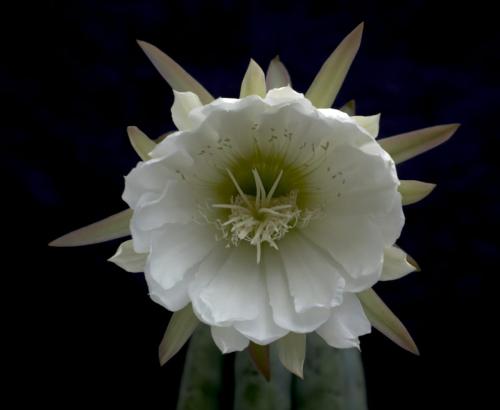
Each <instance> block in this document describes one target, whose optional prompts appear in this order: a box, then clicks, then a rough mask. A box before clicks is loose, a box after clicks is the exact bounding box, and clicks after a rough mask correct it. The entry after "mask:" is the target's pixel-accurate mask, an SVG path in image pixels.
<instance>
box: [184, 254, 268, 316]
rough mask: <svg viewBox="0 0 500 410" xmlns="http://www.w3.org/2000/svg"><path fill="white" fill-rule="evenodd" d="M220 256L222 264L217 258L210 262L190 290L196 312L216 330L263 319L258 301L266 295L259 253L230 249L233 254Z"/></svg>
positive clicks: (202, 268) (206, 262)
mask: <svg viewBox="0 0 500 410" xmlns="http://www.w3.org/2000/svg"><path fill="white" fill-rule="evenodd" d="M217 253H219V254H221V260H222V264H219V263H217V261H213V256H212V257H210V258H207V260H206V261H204V263H202V264H201V265H200V268H199V269H198V272H197V274H196V277H197V280H196V281H195V282H194V283H193V287H192V289H190V295H191V299H192V300H193V304H194V306H195V309H196V310H197V311H198V313H199V315H200V317H201V318H202V320H203V321H205V322H206V323H207V324H210V325H215V326H221V325H222V326H225V325H229V324H231V323H233V322H234V321H244V320H251V319H255V318H256V317H257V316H258V315H259V306H258V304H257V303H255V301H256V300H257V301H258V300H259V295H261V294H262V293H263V292H265V288H264V285H263V283H262V282H263V281H262V278H261V275H260V274H259V267H258V265H257V263H256V259H255V258H256V257H255V249H253V247H251V246H239V247H237V248H232V249H230V250H229V254H225V253H224V252H223V253H221V252H220V250H218V251H217V252H215V254H217ZM215 254H214V255H215ZM203 282H205V285H204V286H203ZM200 285H201V286H200Z"/></svg>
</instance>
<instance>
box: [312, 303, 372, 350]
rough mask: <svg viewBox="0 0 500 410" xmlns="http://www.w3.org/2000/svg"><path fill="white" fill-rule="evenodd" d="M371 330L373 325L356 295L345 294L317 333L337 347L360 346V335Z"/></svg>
mask: <svg viewBox="0 0 500 410" xmlns="http://www.w3.org/2000/svg"><path fill="white" fill-rule="evenodd" d="M370 332H371V325H370V322H369V321H368V319H367V317H366V315H365V312H364V310H363V308H362V306H361V303H360V302H359V299H358V298H357V296H356V295H354V294H351V293H346V294H344V301H343V303H342V304H341V305H340V306H337V307H336V308H334V309H332V313H331V316H330V319H329V320H328V322H326V323H325V324H324V325H323V326H321V327H320V328H319V329H318V330H317V333H318V334H319V335H320V336H321V337H322V338H323V339H324V340H325V342H326V343H328V344H329V345H330V346H333V347H337V348H349V347H358V348H359V339H358V338H359V336H362V335H365V334H367V333H370Z"/></svg>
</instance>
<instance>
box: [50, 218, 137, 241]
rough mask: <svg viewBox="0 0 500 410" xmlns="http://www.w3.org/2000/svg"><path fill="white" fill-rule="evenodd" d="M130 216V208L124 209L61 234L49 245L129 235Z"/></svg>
mask: <svg viewBox="0 0 500 410" xmlns="http://www.w3.org/2000/svg"><path fill="white" fill-rule="evenodd" d="M130 218H132V209H126V210H125V211H122V212H119V213H117V214H114V215H111V216H109V217H107V218H105V219H103V220H101V221H98V222H95V223H93V224H91V225H87V226H85V227H83V228H80V229H77V230H76V231H73V232H70V233H68V234H66V235H63V236H61V237H60V238H57V239H55V240H53V241H52V242H50V243H49V246H55V247H72V246H84V245H92V244H95V243H101V242H106V241H111V240H112V239H118V238H123V237H124V236H128V235H130Z"/></svg>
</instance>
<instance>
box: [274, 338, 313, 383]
mask: <svg viewBox="0 0 500 410" xmlns="http://www.w3.org/2000/svg"><path fill="white" fill-rule="evenodd" d="M276 344H277V346H278V357H279V359H280V361H281V364H282V365H283V366H284V367H285V368H287V369H288V370H289V371H290V372H292V373H293V374H295V375H296V376H298V377H300V378H301V379H303V378H304V370H303V369H304V360H305V357H306V335H305V334H298V333H288V334H287V335H286V336H284V337H282V338H281V339H279V340H278V341H277V342H276Z"/></svg>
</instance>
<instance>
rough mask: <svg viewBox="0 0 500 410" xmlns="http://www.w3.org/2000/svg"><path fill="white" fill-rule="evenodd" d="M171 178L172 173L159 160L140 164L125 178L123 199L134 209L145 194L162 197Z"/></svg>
mask: <svg viewBox="0 0 500 410" xmlns="http://www.w3.org/2000/svg"><path fill="white" fill-rule="evenodd" d="M170 178H172V174H171V172H170V171H169V170H168V169H166V168H165V167H163V166H161V164H160V163H159V162H158V161H157V160H156V161H154V160H150V161H147V162H139V163H138V164H137V166H136V167H135V168H134V169H132V171H130V173H129V174H128V175H127V176H126V177H125V190H124V192H123V195H122V199H123V200H124V201H125V202H126V203H127V204H128V205H129V206H130V207H131V208H133V209H134V208H135V207H136V205H137V203H138V202H139V199H140V198H141V196H142V195H144V193H146V192H148V193H156V194H157V195H158V196H159V195H161V193H162V192H163V190H164V189H165V184H166V182H167V181H168V180H169V179H170Z"/></svg>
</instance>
